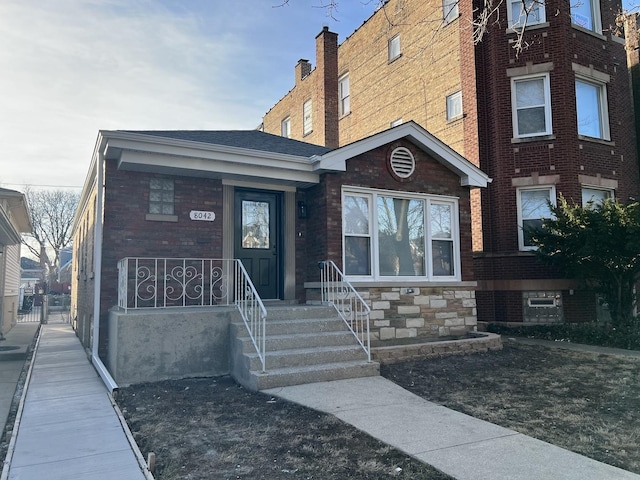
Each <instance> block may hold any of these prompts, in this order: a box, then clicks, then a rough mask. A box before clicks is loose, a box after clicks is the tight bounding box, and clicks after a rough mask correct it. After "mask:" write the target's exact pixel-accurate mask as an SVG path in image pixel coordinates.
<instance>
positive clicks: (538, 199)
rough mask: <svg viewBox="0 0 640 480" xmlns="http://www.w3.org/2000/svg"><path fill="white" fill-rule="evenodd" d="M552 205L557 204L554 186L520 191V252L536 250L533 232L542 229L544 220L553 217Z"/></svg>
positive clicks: (518, 192)
mask: <svg viewBox="0 0 640 480" xmlns="http://www.w3.org/2000/svg"><path fill="white" fill-rule="evenodd" d="M550 204H551V205H555V204H556V190H555V187H554V186H541V187H532V188H521V189H518V191H517V207H518V244H519V248H520V250H535V248H536V247H535V245H534V244H533V242H532V241H531V230H538V229H540V228H542V219H543V218H549V217H551V215H552V213H551V208H550Z"/></svg>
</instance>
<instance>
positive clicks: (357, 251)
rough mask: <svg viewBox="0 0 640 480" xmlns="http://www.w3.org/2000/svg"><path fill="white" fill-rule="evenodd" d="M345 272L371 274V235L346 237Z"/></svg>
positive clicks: (348, 273) (349, 273)
mask: <svg viewBox="0 0 640 480" xmlns="http://www.w3.org/2000/svg"><path fill="white" fill-rule="evenodd" d="M344 273H345V274H346V275H371V245H370V239H369V237H345V239H344Z"/></svg>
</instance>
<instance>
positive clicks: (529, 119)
mask: <svg viewBox="0 0 640 480" xmlns="http://www.w3.org/2000/svg"><path fill="white" fill-rule="evenodd" d="M546 131H547V127H546V121H545V112H544V107H538V108H527V109H524V110H519V111H518V133H519V134H520V135H527V134H532V133H541V132H546Z"/></svg>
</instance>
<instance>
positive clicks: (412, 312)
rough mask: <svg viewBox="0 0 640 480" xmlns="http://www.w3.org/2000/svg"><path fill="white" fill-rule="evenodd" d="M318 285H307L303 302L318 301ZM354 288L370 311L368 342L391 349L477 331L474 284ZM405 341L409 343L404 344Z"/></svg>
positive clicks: (362, 286) (356, 286)
mask: <svg viewBox="0 0 640 480" xmlns="http://www.w3.org/2000/svg"><path fill="white" fill-rule="evenodd" d="M317 285H318V284H313V285H312V284H307V285H306V287H307V302H308V303H315V302H317V301H319V298H320V291H319V289H318V287H317ZM354 287H355V288H356V290H357V291H358V293H359V294H360V296H362V298H363V299H364V300H365V301H366V302H367V304H368V305H369V307H370V308H371V315H370V331H371V341H372V342H376V343H379V344H381V345H385V344H389V345H393V344H395V343H398V342H407V341H410V339H412V338H415V339H416V340H418V339H425V340H432V339H436V340H437V339H439V338H443V337H452V336H461V335H465V334H467V333H468V332H475V331H476V330H477V325H478V320H477V311H476V298H475V297H476V295H475V289H476V285H475V282H459V283H456V284H454V285H438V286H428V287H409V286H386V285H385V286H381V285H376V286H365V285H363V284H355V285H354ZM406 339H409V340H406Z"/></svg>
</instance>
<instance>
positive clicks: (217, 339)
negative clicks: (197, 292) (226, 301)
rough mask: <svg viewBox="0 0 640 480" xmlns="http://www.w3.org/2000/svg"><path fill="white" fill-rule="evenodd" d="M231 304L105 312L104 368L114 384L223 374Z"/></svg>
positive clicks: (226, 366)
mask: <svg viewBox="0 0 640 480" xmlns="http://www.w3.org/2000/svg"><path fill="white" fill-rule="evenodd" d="M234 315H238V312H237V310H236V309H235V308H233V307H228V308H227V307H216V308H211V309H200V308H199V309H189V308H176V309H173V308H172V309H162V310H158V309H156V310H151V309H145V310H129V311H128V312H127V313H125V312H124V311H123V310H120V309H114V310H111V311H110V312H109V349H108V358H107V362H106V364H107V368H108V369H109V371H110V372H111V375H112V376H113V378H114V380H115V381H116V382H117V383H118V384H119V385H123V386H124V385H131V384H135V383H144V382H157V381H160V380H168V379H179V378H186V377H201V376H202V377H212V376H219V375H227V374H229V373H230V366H229V357H230V356H229V324H230V323H231V321H232V318H233V316H234Z"/></svg>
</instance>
